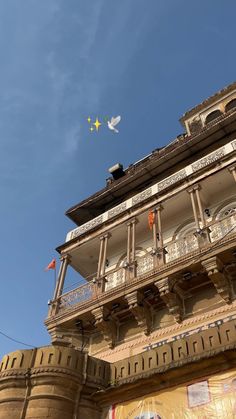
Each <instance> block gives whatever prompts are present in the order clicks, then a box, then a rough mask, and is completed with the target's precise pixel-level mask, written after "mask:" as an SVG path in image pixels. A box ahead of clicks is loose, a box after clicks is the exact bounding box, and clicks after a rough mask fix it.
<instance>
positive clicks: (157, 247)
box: [152, 205, 165, 267]
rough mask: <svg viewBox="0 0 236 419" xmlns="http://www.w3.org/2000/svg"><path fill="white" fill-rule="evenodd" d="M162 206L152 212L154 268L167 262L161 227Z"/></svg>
mask: <svg viewBox="0 0 236 419" xmlns="http://www.w3.org/2000/svg"><path fill="white" fill-rule="evenodd" d="M162 210H163V207H162V205H158V207H156V208H155V209H154V210H153V211H152V212H153V214H154V223H153V227H152V233H153V252H152V255H153V262H154V267H157V266H159V265H162V264H163V263H164V262H165V252H164V248H163V234H162V226H161V211H162Z"/></svg>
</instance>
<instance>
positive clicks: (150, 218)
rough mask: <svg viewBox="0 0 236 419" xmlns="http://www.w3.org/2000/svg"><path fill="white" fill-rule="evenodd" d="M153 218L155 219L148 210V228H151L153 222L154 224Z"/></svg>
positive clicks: (152, 213)
mask: <svg viewBox="0 0 236 419" xmlns="http://www.w3.org/2000/svg"><path fill="white" fill-rule="evenodd" d="M154 220H155V214H154V212H152V211H149V214H148V225H149V228H150V230H152V227H153V224H154Z"/></svg>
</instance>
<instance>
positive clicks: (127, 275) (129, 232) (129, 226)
mask: <svg viewBox="0 0 236 419" xmlns="http://www.w3.org/2000/svg"><path fill="white" fill-rule="evenodd" d="M131 243H132V223H131V222H129V223H128V224H127V256H126V259H127V264H125V265H124V267H125V268H126V272H125V279H126V280H129V279H130V264H131Z"/></svg>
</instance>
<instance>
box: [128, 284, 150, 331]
mask: <svg viewBox="0 0 236 419" xmlns="http://www.w3.org/2000/svg"><path fill="white" fill-rule="evenodd" d="M125 299H126V300H127V302H128V306H129V310H130V311H131V313H132V314H133V315H134V317H135V319H136V321H137V323H138V325H139V327H140V328H141V329H142V330H143V331H144V333H145V335H148V334H149V333H150V331H151V325H152V316H151V312H150V307H149V306H148V305H147V304H146V303H145V301H144V297H143V295H142V294H141V293H140V292H139V291H134V292H132V293H130V294H127V295H126V296H125Z"/></svg>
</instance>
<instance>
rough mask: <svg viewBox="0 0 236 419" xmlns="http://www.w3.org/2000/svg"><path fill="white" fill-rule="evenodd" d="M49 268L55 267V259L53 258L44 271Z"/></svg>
mask: <svg viewBox="0 0 236 419" xmlns="http://www.w3.org/2000/svg"><path fill="white" fill-rule="evenodd" d="M49 269H56V259H53V260H52V261H51V262H50V263H49V264H48V266H47V267H46V268H45V271H49Z"/></svg>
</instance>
